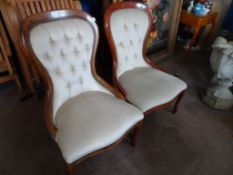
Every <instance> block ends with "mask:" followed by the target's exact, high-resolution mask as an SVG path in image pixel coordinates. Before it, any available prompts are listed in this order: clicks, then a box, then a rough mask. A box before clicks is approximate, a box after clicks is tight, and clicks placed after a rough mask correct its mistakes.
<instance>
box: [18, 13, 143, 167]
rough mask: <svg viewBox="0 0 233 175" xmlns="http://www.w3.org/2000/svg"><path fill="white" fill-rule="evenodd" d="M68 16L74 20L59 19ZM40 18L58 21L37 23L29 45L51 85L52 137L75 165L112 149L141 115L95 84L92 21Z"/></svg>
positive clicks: (88, 18) (94, 30)
mask: <svg viewBox="0 0 233 175" xmlns="http://www.w3.org/2000/svg"><path fill="white" fill-rule="evenodd" d="M69 13H70V15H76V16H72V18H68V17H67V18H64V17H63V15H66V14H69ZM39 15H45V17H46V18H47V16H56V20H51V19H49V20H47V19H46V20H45V21H46V22H43V23H41V22H40V23H39V24H38V22H37V23H36V22H35V24H34V25H33V26H34V27H32V28H30V30H29V31H30V32H29V39H27V40H29V42H30V44H31V49H32V51H33V53H34V55H35V56H36V58H37V59H38V60H39V62H40V63H41V64H38V65H39V66H42V67H43V68H44V69H42V70H46V71H47V73H48V75H47V74H46V76H49V78H50V79H51V81H52V82H51V83H52V85H53V96H52V100H53V102H52V109H53V116H52V117H53V124H54V126H55V127H56V132H55V134H54V137H55V141H56V142H57V144H58V146H59V148H60V150H61V153H62V155H63V157H64V159H65V161H66V163H67V164H69V165H73V164H74V163H75V162H76V161H78V162H79V161H80V160H82V158H84V157H85V156H89V155H90V154H92V153H94V152H95V151H98V150H99V151H100V150H101V149H104V148H105V147H108V146H111V145H113V144H114V143H115V142H117V141H119V139H121V138H123V136H125V134H126V133H127V132H128V131H130V130H131V129H133V128H134V127H138V126H139V123H140V122H141V120H142V119H143V113H142V112H141V111H140V110H139V109H137V108H136V107H134V106H133V105H130V104H128V103H127V102H125V101H124V100H121V99H118V98H116V97H115V96H114V95H113V94H112V93H111V92H110V91H109V89H107V88H105V87H104V86H102V85H101V84H100V83H99V82H97V80H96V79H95V77H97V75H96V74H95V72H94V71H95V70H94V67H93V64H94V60H92V58H93V59H94V56H95V55H93V54H95V49H96V45H97V42H96V41H97V29H96V28H95V27H97V26H96V24H95V22H94V19H93V18H91V17H90V16H89V15H87V14H85V13H82V12H76V11H55V12H47V13H45V14H39ZM39 15H38V16H39ZM59 15H60V16H61V17H62V19H61V18H58V17H57V16H59ZM78 15H80V18H79V16H78ZM85 15H86V16H85ZM38 16H36V17H38ZM83 16H85V18H84V17H83ZM39 17H40V16H39ZM36 19H38V18H36ZM29 22H30V20H29ZM26 24H27V23H26ZM26 26H27V25H26ZM26 29H27V28H26ZM25 33H27V32H25ZM27 36H28V33H27ZM22 43H24V42H22ZM91 65H92V66H91ZM97 78H98V77H97ZM49 88H50V87H49ZM111 90H112V89H111ZM112 91H114V90H112ZM115 93H116V92H115ZM101 151H102V150H101Z"/></svg>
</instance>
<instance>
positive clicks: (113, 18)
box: [105, 2, 187, 113]
mask: <svg viewBox="0 0 233 175" xmlns="http://www.w3.org/2000/svg"><path fill="white" fill-rule="evenodd" d="M151 21H152V20H151V15H150V12H149V11H148V8H147V7H146V6H145V5H143V4H141V3H137V2H119V3H114V4H111V5H110V6H109V7H108V9H107V11H106V12H105V29H106V34H107V38H108V40H109V43H110V47H111V50H112V55H113V61H114V69H113V70H114V71H115V72H114V76H115V77H114V78H115V81H117V83H116V84H117V85H118V87H119V89H120V90H122V92H124V94H125V96H126V99H127V100H128V101H129V102H130V103H131V104H134V105H135V106H137V107H138V108H139V109H141V110H142V111H143V112H145V113H147V112H148V111H150V110H151V109H157V107H158V109H159V108H162V106H166V105H169V104H170V102H172V100H175V99H178V101H177V103H176V104H178V102H179V100H180V98H181V97H182V94H183V92H184V90H185V89H186V88H187V85H186V83H185V82H183V81H182V80H180V79H179V78H177V77H175V76H172V75H169V74H167V73H165V72H163V71H160V70H158V69H157V68H159V66H153V63H152V62H151V61H150V60H149V59H148V58H145V55H146V53H145V51H146V48H144V47H146V42H147V41H146V37H147V34H148V33H149V32H150V27H151ZM176 106H177V105H175V110H174V111H176Z"/></svg>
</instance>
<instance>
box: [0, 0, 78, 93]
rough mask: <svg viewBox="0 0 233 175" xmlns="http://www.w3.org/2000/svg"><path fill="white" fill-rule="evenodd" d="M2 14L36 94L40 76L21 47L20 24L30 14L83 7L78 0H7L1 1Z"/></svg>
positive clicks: (21, 63)
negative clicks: (25, 56)
mask: <svg viewBox="0 0 233 175" xmlns="http://www.w3.org/2000/svg"><path fill="white" fill-rule="evenodd" d="M0 9H1V14H2V16H3V20H4V23H5V25H6V28H7V32H8V33H9V36H10V39H11V41H12V42H13V45H14V48H15V50H16V52H17V56H18V59H19V63H20V68H21V71H22V73H23V77H24V80H25V83H26V85H27V87H28V88H29V90H30V92H31V93H33V94H34V95H36V87H35V85H36V84H37V83H38V82H39V77H38V75H37V72H36V71H35V68H34V67H33V66H32V64H31V60H26V59H25V58H24V55H23V54H22V52H21V50H20V47H19V38H20V36H19V35H20V26H21V25H22V22H23V21H24V19H25V18H26V17H28V16H31V15H34V14H37V13H40V12H45V11H50V10H60V9H81V6H80V2H79V1H78V0H6V1H2V2H1V3H0Z"/></svg>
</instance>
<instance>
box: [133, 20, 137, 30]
mask: <svg viewBox="0 0 233 175" xmlns="http://www.w3.org/2000/svg"><path fill="white" fill-rule="evenodd" d="M133 26H134V28H135V30H138V24H137V23H136V22H135V23H134V24H133Z"/></svg>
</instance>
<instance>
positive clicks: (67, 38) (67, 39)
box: [64, 35, 70, 43]
mask: <svg viewBox="0 0 233 175" xmlns="http://www.w3.org/2000/svg"><path fill="white" fill-rule="evenodd" d="M64 40H65V41H66V42H67V43H69V42H70V38H69V37H68V36H67V35H64Z"/></svg>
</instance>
